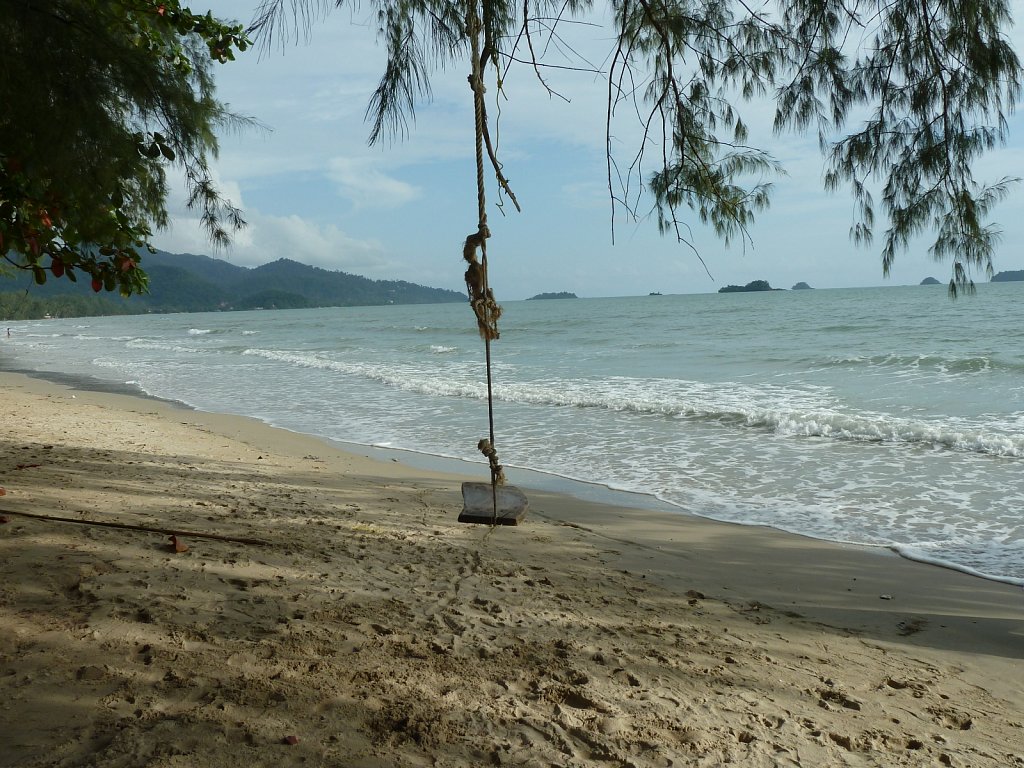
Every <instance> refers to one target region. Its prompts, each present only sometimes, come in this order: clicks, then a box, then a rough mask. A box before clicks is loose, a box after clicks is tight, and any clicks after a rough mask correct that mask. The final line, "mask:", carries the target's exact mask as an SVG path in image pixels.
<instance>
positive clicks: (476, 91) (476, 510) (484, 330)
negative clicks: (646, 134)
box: [459, 0, 526, 525]
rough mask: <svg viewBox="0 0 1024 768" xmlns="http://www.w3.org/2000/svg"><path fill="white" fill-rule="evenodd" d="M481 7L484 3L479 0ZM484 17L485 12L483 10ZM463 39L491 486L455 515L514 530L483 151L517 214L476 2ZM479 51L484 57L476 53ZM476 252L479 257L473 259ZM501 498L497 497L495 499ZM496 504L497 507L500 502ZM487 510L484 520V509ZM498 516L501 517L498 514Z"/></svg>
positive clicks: (470, 289)
mask: <svg viewBox="0 0 1024 768" xmlns="http://www.w3.org/2000/svg"><path fill="white" fill-rule="evenodd" d="M484 1H485V2H486V0H484ZM485 13H486V8H485ZM466 34H467V36H468V37H469V39H470V50H471V56H472V67H473V70H472V73H471V74H470V76H469V86H470V89H471V90H472V91H473V117H474V121H475V129H476V191H477V228H476V231H475V232H473V233H471V234H470V235H469V236H467V237H466V241H465V243H464V245H463V247H462V257H463V258H464V259H465V260H466V263H467V267H466V291H467V293H468V294H469V304H470V306H471V307H472V308H473V314H474V315H476V323H477V329H478V330H479V332H480V338H482V339H483V341H484V357H485V361H486V369H487V425H488V436H487V437H485V438H483V439H481V440H480V442H479V443H477V449H478V450H479V451H480V452H481V453H482V454H483V455H484V456H485V457H486V458H487V463H488V465H489V467H490V474H491V482H490V488H489V491H490V493H489V495H490V504H489V505H486V504H484V503H482V499H483V497H482V494H481V491H486V490H488V489H486V488H485V487H483V488H482V487H481V486H482V485H483V484H481V483H463V484H462V497H463V502H464V508H463V511H462V515H460V516H459V520H460V521H461V522H487V523H490V524H491V525H498V524H505V525H515V524H516V523H518V522H519V520H521V519H522V517H523V515H525V513H526V497H525V496H523V494H522V493H521V492H520V491H519V489H517V488H513V487H511V486H508V485H506V484H505V472H504V470H503V469H502V466H501V463H500V462H499V460H498V451H497V449H496V448H495V440H494V378H493V373H492V365H491V342H492V341H496V340H497V339H498V338H499V337H500V333H499V331H498V318H500V317H501V306H500V305H499V304H498V302H497V301H495V299H494V293H493V292H492V291H491V288H490V285H489V283H488V280H487V239H488V238H489V237H490V236H491V232H490V230H489V229H488V227H487V191H486V187H485V183H484V148H485V145H486V149H487V153H488V156H489V158H490V160H491V164H492V165H493V167H494V170H495V173H496V175H497V178H498V183H499V184H501V186H502V188H503V189H504V190H505V191H506V193H507V194H508V195H509V197H510V199H511V200H512V202H513V203H514V204H515V206H516V209H517V210H518V209H519V203H518V202H517V201H516V199H515V195H513V194H512V191H511V190H510V189H509V187H508V182H507V181H506V179H505V177H504V176H503V175H502V173H501V168H500V166H499V164H498V163H497V159H496V156H495V154H494V148H493V146H492V144H491V140H490V135H489V133H488V131H487V110H486V106H485V103H484V94H485V93H486V89H485V87H484V68H485V66H486V61H485V57H486V56H487V55H488V54H487V53H486V51H487V50H491V49H490V48H489V47H486V46H482V45H481V37H483V36H484V35H485V32H484V30H483V29H482V25H481V23H480V16H479V14H478V13H477V4H476V0H470V2H469V6H468V11H467V14H466ZM482 50H483V51H484V52H483V53H482V52H481V51H482ZM477 252H479V254H480V257H479V259H478V258H477ZM499 497H500V498H499ZM499 502H500V503H499ZM486 506H490V515H489V517H488V516H486V515H484V514H483V512H484V511H485V509H484V508H485V507H486ZM499 513H500V514H499Z"/></svg>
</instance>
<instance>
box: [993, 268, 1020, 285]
mask: <svg viewBox="0 0 1024 768" xmlns="http://www.w3.org/2000/svg"><path fill="white" fill-rule="evenodd" d="M1017 280H1024V269H1011V270H1008V271H1006V272H997V273H996V274H994V275H992V282H993V283H1012V282H1016V281H1017Z"/></svg>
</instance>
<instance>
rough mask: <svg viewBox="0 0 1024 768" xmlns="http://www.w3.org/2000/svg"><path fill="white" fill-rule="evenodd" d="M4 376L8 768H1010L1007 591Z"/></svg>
mask: <svg viewBox="0 0 1024 768" xmlns="http://www.w3.org/2000/svg"><path fill="white" fill-rule="evenodd" d="M0 385H2V386H3V395H2V402H3V427H4V429H3V433H2V434H0V486H2V487H3V488H4V489H5V491H6V494H5V495H4V496H3V497H2V498H0V510H2V511H0V515H2V516H3V517H2V518H0V519H2V520H3V521H4V522H2V523H0V578H2V581H0V766H19V767H20V768H27V767H28V766H101V767H102V768H108V767H113V766H202V767H206V766H209V767H217V766H271V765H272V766H291V765H306V766H345V767H350V768H361V767H364V766H366V767H368V766H381V767H384V766H486V765H518V766H602V765H608V766H717V765H724V764H730V763H731V764H735V765H740V766H807V767H817V766H848V765H849V766H934V765H947V766H999V767H1000V768H1004V767H1005V766H1024V725H1022V723H1024V674H1022V673H1024V668H1022V665H1021V659H1022V657H1024V591H1022V590H1021V589H1019V588H1015V587H1010V586H1006V585H1000V584H995V583H992V582H987V581H984V580H980V579H975V578H971V577H969V576H965V575H963V574H958V573H955V572H952V571H948V570H944V569H940V568H935V567H931V566H926V565H920V564H915V563H911V562H907V561H905V560H902V559H900V558H897V557H895V556H892V555H888V554H884V553H881V554H880V553H878V552H874V551H866V550H862V549H857V548H844V547H837V546H832V545H827V544H824V543H821V542H816V541H813V540H809V539H803V538H800V537H795V536H786V535H782V534H778V533H776V532H772V531H769V530H765V529H759V528H749V527H742V526H730V525H722V524H718V523H714V522H709V521H706V520H702V519H699V518H687V517H683V516H671V515H665V514H659V513H654V512H648V511H643V510H630V509H625V508H621V507H617V506H613V505H599V504H594V503H587V502H582V501H579V500H576V499H572V498H568V497H560V496H556V495H552V494H545V493H539V492H530V497H531V507H532V508H531V512H530V514H529V516H528V517H527V519H526V521H525V523H524V524H523V525H521V526H518V527H509V528H498V529H494V530H491V529H489V528H487V527H482V526H471V525H460V524H458V523H457V522H456V518H457V516H458V512H459V509H460V506H461V501H460V496H459V482H460V480H461V479H462V478H458V477H454V476H444V475H440V474H437V473H431V472H425V471H419V470H415V469H410V468H409V467H406V466H402V465H400V464H398V463H395V462H390V461H387V462H379V461H374V460H371V459H369V458H367V457H365V456H360V455H356V454H352V453H345V452H342V451H340V450H337V449H336V448H334V447H331V446H329V445H327V444H326V443H324V442H321V441H318V440H315V439H312V438H307V437H304V436H300V435H295V434H291V433H288V432H284V431H280V430H274V429H271V428H268V427H266V426H263V425H261V424H259V423H256V422H254V421H250V420H247V419H241V418H237V417H225V416H218V415H214V414H203V413H198V412H193V411H188V410H185V409H179V408H175V407H173V406H170V405H167V404H164V403H160V402H155V401H149V400H145V399H137V398H131V397H124V396H119V395H111V394H100V393H92V392H84V391H75V390H71V389H67V388H65V387H62V386H58V385H54V384H50V383H47V382H43V381H38V380H33V379H28V378H25V377H22V376H19V375H16V374H2V375H0ZM240 394H241V393H240ZM473 479H480V478H479V477H475V478H473ZM13 513H24V514H13ZM25 514H29V515H51V516H59V517H66V518H75V519H89V520H95V521H106V522H117V523H123V524H129V525H137V526H148V527H152V528H156V529H173V530H178V529H185V530H190V531H197V532H206V533H211V534H216V535H220V536H225V537H239V538H245V539H254V540H261V541H263V542H265V543H258V542H248V543H243V542H238V541H227V540H218V539H209V538H200V537H197V536H183V537H181V540H180V541H181V543H182V544H183V545H185V546H187V548H188V549H187V551H184V552H174V551H172V549H171V547H170V546H169V540H168V536H167V535H166V534H161V533H151V532H145V531H135V530H123V529H117V528H108V527H95V526H87V525H79V524H72V523H65V522H52V521H45V520H40V519H33V518H31V517H26V516H24V515H25ZM883 596H885V598H891V599H883Z"/></svg>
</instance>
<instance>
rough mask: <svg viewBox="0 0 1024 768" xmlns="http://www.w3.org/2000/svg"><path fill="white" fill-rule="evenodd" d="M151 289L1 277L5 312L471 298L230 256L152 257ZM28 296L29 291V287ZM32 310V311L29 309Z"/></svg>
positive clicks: (1, 311) (0, 310)
mask: <svg viewBox="0 0 1024 768" xmlns="http://www.w3.org/2000/svg"><path fill="white" fill-rule="evenodd" d="M142 266H143V267H144V268H145V270H146V273H147V274H148V275H149V289H150V292H149V293H148V294H143V295H140V296H132V297H130V298H128V299H124V298H121V297H120V296H117V295H116V294H115V295H112V294H107V293H102V294H95V293H93V292H92V290H91V288H90V287H89V283H88V281H85V280H80V281H79V282H77V283H72V282H71V281H70V280H67V279H54V278H52V277H51V278H50V279H49V280H47V281H46V283H45V284H44V285H36V284H35V283H34V282H33V280H32V277H31V275H30V274H28V273H22V272H18V273H17V274H14V275H13V276H12V279H10V280H3V279H2V278H0V316H2V317H6V318H9V319H17V318H18V317H41V316H42V315H43V314H45V313H47V312H49V313H50V314H52V315H54V316H61V317H68V316H76V315H78V316H81V315H109V314H137V313H142V312H210V311H229V310H243V309H295V308H304V307H347V306H366V305H374V304H440V303H445V302H455V301H465V300H466V297H465V295H464V294H462V293H459V292H457V291H449V290H446V289H443V288H430V287H428V286H424V285H417V284H415V283H409V282H405V281H402V280H371V279H369V278H366V277H360V276H359V275H352V274H349V273H347V272H339V271H331V270H326V269H320V268H319V267H312V266H309V265H308V264H301V263H299V262H297V261H293V260H291V259H278V260H277V261H273V262H271V263H269V264H264V265H262V266H259V267H255V268H249V267H240V266H238V265H236V264H232V263H230V262H228V261H225V260H223V259H213V258H210V257H209V256H198V255H195V254H191V253H182V254H173V253H167V252H165V251H157V252H156V253H152V254H145V256H144V257H143V259H142ZM26 288H27V289H28V294H27V295H26V294H25V289H26ZM25 312H29V313H30V314H24V313H25Z"/></svg>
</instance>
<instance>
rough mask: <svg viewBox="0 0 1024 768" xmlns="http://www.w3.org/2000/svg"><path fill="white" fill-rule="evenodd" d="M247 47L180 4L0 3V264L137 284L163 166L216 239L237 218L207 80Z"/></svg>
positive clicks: (129, 0) (140, 285) (227, 29)
mask: <svg viewBox="0 0 1024 768" xmlns="http://www.w3.org/2000/svg"><path fill="white" fill-rule="evenodd" d="M248 45H249V41H248V39H247V38H246V36H245V33H244V31H243V28H242V26H241V25H240V24H229V23H225V22H223V21H220V20H218V19H216V18H214V17H213V16H212V14H210V13H206V14H199V13H194V12H192V11H191V10H189V9H188V8H186V7H183V6H182V5H181V4H180V3H179V2H178V0H160V1H159V2H155V1H153V0H0V49H2V51H3V53H2V54H0V100H2V102H3V109H0V256H2V258H4V259H6V261H7V262H8V265H9V266H10V265H13V266H14V267H16V268H20V269H26V270H31V271H32V272H33V273H34V275H35V279H36V281H37V282H40V283H42V282H44V281H45V280H47V279H48V278H50V277H53V278H61V277H63V278H68V279H71V280H77V279H78V278H79V277H85V279H87V280H89V281H90V282H91V284H92V287H93V289H94V290H97V291H99V290H104V289H105V290H115V289H116V290H119V291H120V292H121V293H122V294H125V295H127V294H130V293H133V292H137V291H141V290H145V288H146V282H147V278H146V275H145V272H144V270H143V269H142V268H141V266H140V261H141V260H142V258H143V256H144V253H145V249H146V246H147V245H148V241H149V238H150V236H151V235H152V232H153V230H154V228H159V227H162V226H165V225H166V224H167V220H168V213H167V207H166V204H167V197H168V170H169V167H170V166H176V168H177V170H178V171H180V172H181V173H182V175H183V176H184V179H185V182H186V184H187V194H188V204H189V205H190V206H192V207H195V208H197V209H198V210H199V212H200V215H201V218H202V221H203V224H204V225H205V228H206V230H207V232H208V234H209V236H210V237H211V239H212V240H213V241H214V242H215V243H224V242H226V241H227V240H228V238H229V236H230V234H231V232H232V231H233V230H235V229H237V228H238V227H240V226H242V225H243V224H244V222H243V221H242V218H241V215H240V212H239V211H238V209H237V208H235V207H234V206H233V205H232V204H231V202H230V201H229V200H227V199H225V198H224V197H223V196H222V195H221V193H220V192H219V191H218V189H217V188H216V186H215V184H214V183H213V180H212V177H211V173H210V167H209V161H210V159H211V157H213V156H214V155H215V153H216V149H217V139H216V132H217V131H218V130H222V129H223V128H224V127H225V126H227V125H229V124H231V123H232V122H233V121H236V120H238V118H234V117H233V116H232V115H230V114H229V113H228V112H227V110H226V109H225V107H224V106H223V105H222V104H221V103H220V102H218V101H217V99H216V98H215V95H214V86H213V77H212V72H213V68H214V66H215V65H218V64H220V63H224V62H227V61H230V60H232V59H233V58H234V56H235V52H236V51H244V50H245V49H246V48H247V47H248Z"/></svg>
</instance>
